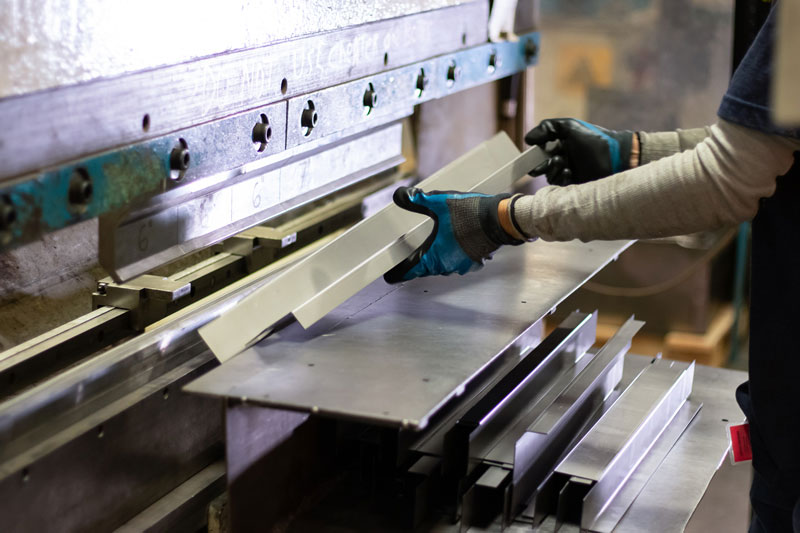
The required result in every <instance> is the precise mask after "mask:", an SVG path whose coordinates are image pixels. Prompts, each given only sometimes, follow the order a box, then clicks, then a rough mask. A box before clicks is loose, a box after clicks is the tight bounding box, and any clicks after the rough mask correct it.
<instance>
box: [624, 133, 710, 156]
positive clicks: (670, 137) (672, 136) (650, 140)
mask: <svg viewBox="0 0 800 533" xmlns="http://www.w3.org/2000/svg"><path fill="white" fill-rule="evenodd" d="M709 135H711V127H710V126H706V127H704V128H692V129H689V130H681V129H679V130H675V131H661V132H656V133H648V132H646V131H640V132H639V142H641V143H642V148H641V157H640V159H639V164H640V165H646V164H647V163H652V162H653V161H658V160H659V159H661V158H663V157H668V156H671V155H672V154H677V153H679V152H683V151H684V150H691V149H692V148H694V147H695V146H697V145H698V144H699V143H700V142H702V141H703V139H705V138H706V137H708V136H709Z"/></svg>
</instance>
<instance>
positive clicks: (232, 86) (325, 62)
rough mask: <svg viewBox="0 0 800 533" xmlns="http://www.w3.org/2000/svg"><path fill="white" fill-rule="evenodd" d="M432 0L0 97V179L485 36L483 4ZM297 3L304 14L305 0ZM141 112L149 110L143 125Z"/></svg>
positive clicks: (443, 51)
mask: <svg viewBox="0 0 800 533" xmlns="http://www.w3.org/2000/svg"><path fill="white" fill-rule="evenodd" d="M435 7H441V6H434V9H431V10H430V11H425V12H422V13H416V14H412V15H408V16H400V17H397V18H392V19H388V20H380V21H376V22H371V23H368V24H361V25H358V26H355V27H348V28H345V29H337V28H328V31H325V32H323V33H321V34H318V35H311V36H308V37H304V38H300V39H292V40H283V41H282V42H277V43H274V44H270V45H267V46H260V47H256V48H250V49H241V47H239V46H234V47H232V48H231V49H238V50H237V51H235V52H228V53H221V52H225V50H224V49H223V50H214V51H213V52H210V54H209V57H205V58H202V59H197V60H194V61H189V62H186V63H181V64H176V65H172V66H167V67H162V68H152V65H148V66H147V67H145V68H146V70H144V71H142V72H137V73H134V74H130V75H124V76H119V77H113V75H111V77H109V78H106V79H99V80H95V81H92V82H91V83H88V84H77V85H70V86H66V87H60V88H56V89H54V90H50V91H39V92H34V93H31V94H26V95H21V96H18V97H15V98H5V99H3V100H0V122H2V123H3V124H5V125H6V127H5V128H4V130H3V131H2V132H0V181H3V180H4V179H5V178H8V177H12V176H19V175H22V174H25V173H29V172H33V171H36V170H38V169H41V168H43V167H47V166H50V165H54V164H58V163H61V162H64V161H67V160H69V159H75V158H78V157H83V156H85V155H88V154H91V153H96V152H99V151H101V150H107V149H108V148H110V147H115V146H122V145H125V144H128V143H132V142H139V141H142V140H146V139H149V138H155V137H158V136H160V135H165V134H168V133H170V132H173V131H176V130H180V129H184V128H188V127H191V126H194V125H197V124H200V123H203V122H208V121H211V120H216V119H219V118H223V117H226V116H230V115H231V114H234V113H238V112H242V111H245V110H248V109H253V108H254V107H257V106H262V105H266V104H270V103H274V102H277V101H280V100H285V99H287V98H292V97H294V96H298V95H301V94H305V93H310V92H313V91H317V90H319V89H322V88H324V87H330V86H332V85H337V84H340V83H344V82H347V81H351V80H353V79H356V78H361V77H364V76H368V75H372V74H376V73H378V72H381V71H384V70H389V69H393V68H397V67H398V66H402V65H408V64H411V63H415V62H418V61H421V60H425V59H427V58H430V57H432V56H437V55H441V54H447V53H451V52H454V51H456V50H459V49H463V48H466V47H470V46H476V45H480V44H483V43H485V42H486V40H487V30H486V21H487V18H488V5H487V2H467V3H464V4H461V5H457V6H452V7H446V8H444V9H435ZM70 9H72V7H70ZM191 9H192V10H194V9H195V7H194V6H192V8H191ZM301 9H302V13H307V10H308V9H309V8H308V7H305V6H304V7H302V8H301ZM46 11H52V12H58V9H54V10H46ZM334 11H335V12H342V11H343V10H342V9H341V8H337V9H336V10H334ZM398 11H400V10H390V11H389V13H392V12H398ZM283 13H284V9H283V8H281V14H283ZM295 13H297V12H295ZM400 14H402V12H400ZM332 15H333V13H332ZM161 16H163V14H162V15H161ZM322 18H327V17H322ZM273 19H274V20H278V19H275V18H273ZM305 19H307V16H306V15H304V22H303V25H304V26H306V25H307V24H308V23H309V21H308V20H305ZM330 19H331V21H335V20H337V19H338V17H336V16H331V17H330ZM359 19H361V20H363V19H364V17H363V16H358V15H356V16H352V17H349V22H352V21H354V20H359ZM280 20H283V18H282V17H281V18H280ZM148 24H150V21H148ZM311 24H313V23H311ZM345 25H347V24H346V23H345ZM229 27H237V28H238V27H239V26H238V25H233V26H229ZM307 27H309V26H307ZM310 27H313V26H310ZM330 30H338V31H330ZM261 31H262V30H261V28H259V30H258V33H261ZM215 33H216V32H215ZM409 35H413V36H414V39H411V40H409V39H408V36H409ZM203 40H204V42H208V40H207V39H205V38H204V39H203ZM0 42H2V39H0ZM128 52H129V50H128V49H127V47H126V48H125V54H123V55H124V56H125V57H128V56H131V54H129V53H128ZM161 55H162V54H161V53H160V51H159V53H158V56H159V57H161ZM133 56H134V57H135V54H134V55H133ZM12 57H13V54H12ZM67 63H69V62H67ZM48 64H49V63H48ZM110 64H111V63H108V65H110ZM104 76H105V74H104ZM11 79H13V77H12V78H11ZM83 81H85V80H83ZM165 95H168V96H169V98H165ZM98 102H102V103H103V105H98ZM53 110H61V111H63V112H60V113H54V112H53ZM145 115H147V116H148V117H149V120H148V123H147V127H146V128H145V127H143V116H145ZM87 124H91V125H92V127H91V128H87V127H86V125H87ZM42 125H45V126H44V130H43V129H42V128H43V126H42ZM43 136H44V137H46V138H47V139H49V144H48V149H47V150H41V148H40V146H41V139H42V138H43Z"/></svg>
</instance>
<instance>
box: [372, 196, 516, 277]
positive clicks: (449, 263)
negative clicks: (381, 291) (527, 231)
mask: <svg viewBox="0 0 800 533" xmlns="http://www.w3.org/2000/svg"><path fill="white" fill-rule="evenodd" d="M509 197H510V195H508V194H498V195H495V196H490V195H488V194H479V193H471V192H466V193H464V192H456V191H430V192H424V191H423V190H422V189H418V188H415V187H400V188H398V189H397V190H396V191H395V192H394V197H393V199H394V203H395V204H397V205H398V206H400V207H402V208H403V209H407V210H409V211H414V212H415V213H422V214H423V215H428V216H429V217H431V218H432V219H433V222H434V226H433V231H432V232H431V234H430V236H429V237H428V238H427V239H426V240H425V242H424V243H422V246H420V247H419V248H418V249H417V250H416V251H414V253H413V254H411V256H410V257H408V258H407V259H405V260H404V261H403V262H402V263H400V264H399V265H397V266H396V267H394V268H393V269H391V270H390V271H389V272H387V273H386V274H385V275H384V276H383V278H384V279H385V280H386V281H387V282H388V283H398V282H401V281H408V280H411V279H414V278H419V277H423V276H433V275H445V276H446V275H449V274H452V273H454V272H458V273H459V274H466V273H467V272H473V271H475V270H478V269H479V268H481V267H482V266H483V264H484V261H485V260H487V259H491V257H492V254H494V252H495V251H496V250H497V249H498V248H499V247H500V246H501V245H503V244H522V242H523V241H520V240H518V239H515V238H514V237H512V236H510V235H509V234H508V233H506V232H505V230H504V229H503V228H502V226H501V225H500V221H499V219H498V215H497V207H498V204H499V203H500V202H501V201H502V200H504V199H506V198H509Z"/></svg>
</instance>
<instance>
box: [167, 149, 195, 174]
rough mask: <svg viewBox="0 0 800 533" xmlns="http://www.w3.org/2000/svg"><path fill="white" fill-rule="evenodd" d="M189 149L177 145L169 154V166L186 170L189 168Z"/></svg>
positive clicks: (173, 168)
mask: <svg viewBox="0 0 800 533" xmlns="http://www.w3.org/2000/svg"><path fill="white" fill-rule="evenodd" d="M189 161H190V156H189V149H188V148H186V147H184V146H176V147H175V148H173V149H172V152H170V154H169V168H171V169H172V170H178V171H184V170H186V169H188V168H189Z"/></svg>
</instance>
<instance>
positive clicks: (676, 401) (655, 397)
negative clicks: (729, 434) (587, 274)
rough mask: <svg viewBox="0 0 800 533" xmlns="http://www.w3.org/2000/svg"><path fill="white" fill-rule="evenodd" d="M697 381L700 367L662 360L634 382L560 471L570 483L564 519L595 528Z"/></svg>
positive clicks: (564, 493)
mask: <svg viewBox="0 0 800 533" xmlns="http://www.w3.org/2000/svg"><path fill="white" fill-rule="evenodd" d="M693 377H694V363H691V364H685V363H678V362H674V361H665V360H661V359H658V360H656V361H654V362H653V364H651V365H650V366H649V367H648V368H646V369H645V370H644V371H643V372H642V373H641V374H640V375H639V376H638V377H637V378H636V379H635V380H634V381H633V383H631V385H630V386H629V387H628V388H627V389H626V390H625V391H624V392H623V393H622V395H621V396H620V397H619V399H618V400H617V401H616V402H615V403H614V405H613V406H612V407H611V408H610V409H609V410H608V411H607V412H606V413H604V415H603V416H602V417H601V418H600V420H599V421H598V422H597V424H595V425H594V427H592V429H591V430H590V431H589V432H588V433H587V434H586V435H585V436H584V437H583V438H582V439H581V441H580V442H579V443H578V444H577V445H576V446H575V448H573V449H572V451H571V452H570V453H569V454H568V455H567V457H566V458H565V459H564V460H563V461H562V462H561V464H559V466H558V467H557V468H556V469H555V476H556V480H561V479H564V480H566V484H565V485H564V486H563V488H561V489H560V490H561V493H560V495H559V502H558V518H559V520H564V521H572V522H574V521H579V522H580V524H581V528H582V529H589V528H590V527H591V526H592V524H594V522H595V521H596V520H597V518H598V517H599V515H600V514H601V513H602V512H603V511H605V510H606V508H607V507H608V506H609V505H610V504H611V502H612V500H613V499H614V497H615V496H616V495H617V493H618V492H619V490H620V489H621V487H622V486H623V484H624V483H625V482H626V481H627V480H628V478H629V477H630V476H631V474H632V473H633V471H634V470H635V469H636V467H637V466H638V465H639V463H640V462H641V461H642V459H643V458H644V457H645V455H646V454H647V452H648V451H649V450H650V448H651V447H652V445H653V443H654V442H655V441H656V440H657V439H658V437H659V436H660V435H661V434H662V432H663V431H664V430H665V428H666V427H667V425H668V424H669V423H670V421H671V420H672V419H673V418H674V416H675V414H676V413H677V412H678V410H679V409H680V408H681V406H682V405H683V404H684V402H685V401H686V398H687V397H688V396H689V394H690V393H691V390H692V381H693ZM684 427H685V426H684ZM554 483H555V485H556V486H558V485H560V481H555V482H554Z"/></svg>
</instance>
